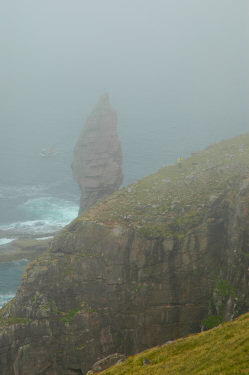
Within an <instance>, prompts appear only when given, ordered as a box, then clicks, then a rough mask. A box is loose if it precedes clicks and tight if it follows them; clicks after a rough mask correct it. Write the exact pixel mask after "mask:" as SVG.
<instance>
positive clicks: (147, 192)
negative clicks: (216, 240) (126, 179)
mask: <svg viewBox="0 0 249 375" xmlns="http://www.w3.org/2000/svg"><path fill="white" fill-rule="evenodd" d="M248 174H249V133H247V134H244V135H241V136H238V137H235V138H232V139H229V140H227V141H222V142H220V143H218V144H215V145H212V146H210V147H208V148H207V149H206V150H204V151H202V152H200V153H199V154H198V155H195V156H193V157H189V158H187V159H186V160H183V161H182V165H181V167H180V168H179V167H178V166H177V165H176V164H175V165H171V166H165V167H163V168H161V169H159V170H158V171H157V172H156V173H155V174H153V175H150V176H148V177H146V178H143V179H141V180H139V181H137V182H136V183H134V184H132V185H130V186H128V187H125V188H123V189H121V190H119V191H117V192H116V193H114V194H112V195H111V196H109V197H107V198H105V199H103V200H101V201H100V202H98V203H97V204H96V205H95V206H94V207H93V208H91V209H90V210H89V211H86V212H84V213H83V215H82V216H80V217H79V218H77V219H75V222H77V221H81V220H82V221H87V220H89V221H95V222H101V223H105V224H106V225H111V226H113V225H118V224H121V225H122V226H126V227H128V228H134V229H137V230H138V231H139V232H140V233H141V235H143V236H145V237H147V238H150V239H153V238H165V237H177V238H182V237H184V235H185V234H186V233H188V232H189V231H191V229H192V228H193V227H194V226H196V225H197V224H198V223H199V222H201V221H202V219H203V217H204V215H205V212H206V208H207V206H208V205H209V204H211V203H212V201H213V200H215V199H218V198H219V196H220V195H221V194H222V193H223V192H224V191H225V192H226V193H227V194H226V197H227V199H228V201H232V200H233V198H234V191H235V190H236V186H238V184H241V181H242V180H243V179H244V178H248Z"/></svg>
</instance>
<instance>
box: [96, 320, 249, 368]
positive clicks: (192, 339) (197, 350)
mask: <svg viewBox="0 0 249 375" xmlns="http://www.w3.org/2000/svg"><path fill="white" fill-rule="evenodd" d="M248 352H249V313H248V314H245V315H242V316H241V317H239V318H238V319H237V320H235V321H233V322H229V323H222V324H221V325H220V326H219V327H217V328H214V329H212V330H209V331H206V332H202V333H199V334H196V335H191V336H189V337H186V338H184V339H179V340H176V341H174V342H173V343H169V344H165V345H162V346H158V347H155V348H152V349H149V350H147V351H145V352H143V353H140V354H138V355H136V356H134V357H129V358H128V359H127V360H126V361H125V362H123V363H121V364H118V365H116V366H114V367H112V368H110V369H107V370H105V371H103V372H101V374H102V375H135V374H136V375H179V374H182V375H223V374H228V375H229V374H230V375H235V374H248V373H249V362H248ZM144 359H148V360H149V361H150V363H149V364H148V365H143V360H144Z"/></svg>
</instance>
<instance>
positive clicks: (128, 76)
mask: <svg viewBox="0 0 249 375" xmlns="http://www.w3.org/2000/svg"><path fill="white" fill-rule="evenodd" d="M248 14H249V1H248V0H1V2H0V25H1V26H0V44H1V51H0V53H1V66H0V80H1V97H0V105H1V115H0V126H1V127H2V128H4V129H5V130H6V134H7V135H8V130H7V128H8V129H10V128H12V129H13V131H14V133H15V134H17V135H18V137H19V136H21V137H22V135H23V134H25V137H27V134H28V133H27V132H28V131H30V129H34V128H35V129H36V132H35V134H34V135H33V136H32V134H31V133H30V134H29V135H30V137H31V140H33V143H34V145H35V147H40V145H42V144H44V142H45V140H46V138H47V137H48V134H49V136H50V137H51V138H52V140H53V141H54V139H55V138H58V131H59V130H60V131H61V132H62V133H63V134H64V137H65V138H66V139H68V137H69V138H70V137H71V138H70V142H71V143H73V140H74V139H75V138H76V136H77V134H78V133H79V130H80V128H81V127H82V124H83V123H84V119H85V117H86V116H87V114H88V113H89V110H91V109H92V107H93V105H94V103H95V102H96V101H97V99H98V97H99V95H100V94H102V93H103V92H104V91H107V92H109V93H110V96H111V102H112V103H113V106H114V107H115V108H116V109H117V110H118V113H119V118H120V133H121V134H123V137H124V142H125V140H127V139H128V138H129V133H128V131H127V133H126V130H125V128H127V127H129V126H131V131H132V129H133V130H134V127H135V128H136V129H135V130H134V134H137V136H138V137H139V136H141V133H142V132H143V130H144V129H147V130H148V128H149V127H150V126H151V127H154V130H155V132H158V133H160V132H161V128H160V126H161V125H159V128H158V129H157V124H158V122H159V119H161V121H162V122H164V123H165V124H167V123H168V124H169V123H172V124H174V126H175V127H178V130H179V132H181V129H182V128H183V127H188V126H190V124H191V131H190V133H191V132H193V134H195V133H198V136H199V133H201V129H204V128H206V127H207V126H210V129H211V130H210V131H214V130H217V132H218V133H219V132H220V135H219V136H220V137H222V136H224V134H225V130H224V128H225V127H226V126H227V127H228V128H229V129H230V128H232V127H233V126H234V131H233V132H234V134H236V127H237V129H238V131H239V132H241V131H245V130H246V124H247V125H248V62H249V56H248V55H249V53H248V48H249V47H248V36H249V22H248ZM132 121H133V123H132ZM146 121H147V122H146ZM131 123H132V124H131ZM134 124H135V126H134ZM143 126H144V127H143ZM172 126H173V125H172ZM220 126H221V128H219V127H220ZM69 129H71V130H70V134H69ZM221 129H223V130H221ZM12 136H13V134H12V135H11V136H10V135H9V139H10V140H11V137H12ZM160 136H161V135H160ZM228 136H230V133H229V132H228ZM62 138H63V137H62ZM23 139H24V138H23ZM16 141H17V140H16ZM20 142H21V143H22V144H24V143H25V142H24V141H23V142H22V138H21V141H20ZM61 142H62V143H63V139H61ZM10 143H11V142H10ZM71 143H70V145H71ZM202 143H203V142H202ZM4 144H6V141H4ZM20 147H21V146H20ZM134 147H135V146H134Z"/></svg>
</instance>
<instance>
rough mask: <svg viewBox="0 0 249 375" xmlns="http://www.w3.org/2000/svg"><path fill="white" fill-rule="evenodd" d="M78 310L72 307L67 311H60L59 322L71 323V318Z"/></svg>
mask: <svg viewBox="0 0 249 375" xmlns="http://www.w3.org/2000/svg"><path fill="white" fill-rule="evenodd" d="M78 311H80V309H72V310H70V311H68V312H67V313H63V312H61V313H60V314H61V315H62V317H61V318H60V322H63V323H69V324H72V322H73V318H74V317H75V315H76V314H77V312H78Z"/></svg>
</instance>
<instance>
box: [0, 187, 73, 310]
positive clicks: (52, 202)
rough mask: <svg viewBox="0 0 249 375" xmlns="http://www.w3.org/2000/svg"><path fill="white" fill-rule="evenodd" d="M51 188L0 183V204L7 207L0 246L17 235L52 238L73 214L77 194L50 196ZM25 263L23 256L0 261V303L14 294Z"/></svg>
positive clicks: (69, 220) (3, 216)
mask: <svg viewBox="0 0 249 375" xmlns="http://www.w3.org/2000/svg"><path fill="white" fill-rule="evenodd" d="M52 187H53V186H52ZM51 190H52V189H49V188H48V186H47V187H42V186H39V185H38V186H30V187H28V186H20V188H18V187H12V186H10V187H6V186H1V187H0V192H1V196H0V204H1V205H2V206H5V208H7V209H8V208H9V209H10V212H9V215H8V219H7V220H6V222H5V223H4V220H5V219H6V217H5V215H3V213H2V215H1V221H0V235H2V238H0V250H1V246H3V245H5V244H7V243H9V244H11V241H13V239H17V238H23V237H28V238H30V237H32V238H36V239H37V240H41V239H45V238H52V237H53V234H54V233H56V232H57V231H59V230H60V229H61V228H63V227H64V226H65V225H66V224H68V223H70V222H71V221H72V220H73V219H74V218H75V217H77V214H78V198H79V197H78V196H77V195H73V194H65V193H64V194H60V197H58V196H53V195H51ZM2 212H3V211H2ZM27 263H28V260H26V259H22V260H19V261H13V262H2V263H0V307H2V306H3V305H4V304H5V303H6V302H8V301H9V300H10V299H12V298H13V297H14V296H15V293H16V290H17V287H18V285H19V283H20V279H21V276H22V274H23V272H24V270H25V268H26V265H27Z"/></svg>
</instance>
